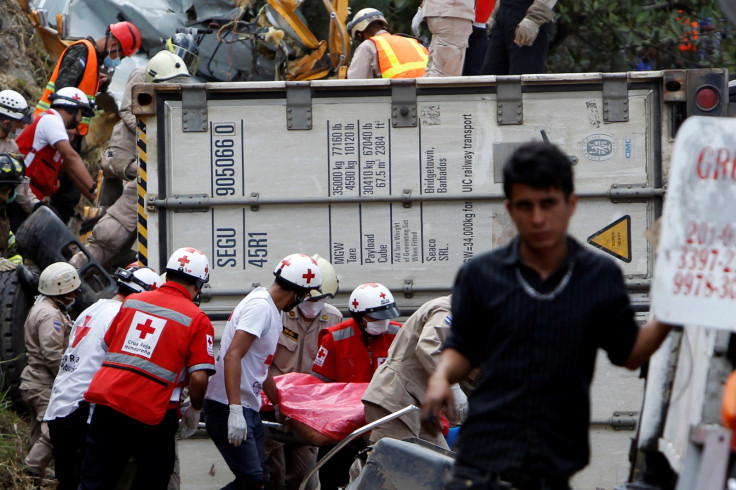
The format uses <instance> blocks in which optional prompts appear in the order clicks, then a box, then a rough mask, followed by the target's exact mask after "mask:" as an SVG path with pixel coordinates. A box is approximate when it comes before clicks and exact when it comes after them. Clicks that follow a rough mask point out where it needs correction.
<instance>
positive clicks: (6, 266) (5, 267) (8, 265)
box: [0, 257, 16, 272]
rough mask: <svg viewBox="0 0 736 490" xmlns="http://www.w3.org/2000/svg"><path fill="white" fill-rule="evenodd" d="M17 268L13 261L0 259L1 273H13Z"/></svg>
mask: <svg viewBox="0 0 736 490" xmlns="http://www.w3.org/2000/svg"><path fill="white" fill-rule="evenodd" d="M15 267H16V264H15V263H14V262H13V261H11V260H8V259H6V258H5V257H0V272H6V271H12V270H15Z"/></svg>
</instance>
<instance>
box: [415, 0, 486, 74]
mask: <svg viewBox="0 0 736 490" xmlns="http://www.w3.org/2000/svg"><path fill="white" fill-rule="evenodd" d="M422 20H425V21H427V27H428V28H429V31H430V32H431V33H432V41H430V43H429V61H428V62H427V71H426V73H425V74H424V76H425V77H458V76H460V75H462V72H463V64H464V62H465V50H466V49H467V47H468V38H469V37H470V34H471V33H472V32H473V21H474V20H475V1H474V0H450V1H446V0H423V1H422V4H421V5H420V6H419V8H418V9H417V13H416V14H415V15H414V18H413V19H412V21H411V27H412V30H413V32H414V34H415V35H416V36H419V25H420V24H421V23H422Z"/></svg>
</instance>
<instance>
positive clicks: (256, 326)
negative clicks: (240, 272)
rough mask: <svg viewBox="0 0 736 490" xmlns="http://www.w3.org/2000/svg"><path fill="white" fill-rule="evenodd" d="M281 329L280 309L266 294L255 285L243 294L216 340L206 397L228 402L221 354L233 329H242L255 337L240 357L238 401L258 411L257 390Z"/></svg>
mask: <svg viewBox="0 0 736 490" xmlns="http://www.w3.org/2000/svg"><path fill="white" fill-rule="evenodd" d="M282 329H283V327H282V324H281V312H280V311H279V310H278V308H276V305H275V304H274V302H273V299H272V298H271V295H270V294H268V290H267V289H266V288H263V287H258V288H256V289H254V290H253V291H251V293H250V294H249V295H248V296H246V297H245V298H243V300H242V301H241V302H240V303H239V304H238V306H236V307H235V311H233V314H232V315H231V316H230V320H228V322H227V325H225V331H224V332H223V334H222V340H221V341H220V351H219V352H218V353H217V357H216V359H215V369H216V370H217V372H216V373H215V374H214V375H213V376H212V377H211V378H210V382H209V385H208V387H207V394H206V395H205V396H206V397H207V398H209V399H210V400H214V401H216V402H220V403H223V404H225V405H227V404H228V399H227V393H226V392H225V366H224V357H225V353H227V349H228V348H229V347H230V343H231V342H232V340H233V336H234V335H235V331H236V330H243V331H244V332H247V333H249V334H252V335H255V336H256V337H257V338H256V340H254V341H253V344H251V346H250V349H248V352H247V353H246V354H245V356H243V359H242V360H241V361H240V366H241V367H240V401H241V404H242V405H243V406H244V407H248V408H250V409H251V410H255V411H259V410H260V409H261V391H262V389H263V382H264V381H265V380H266V376H267V375H268V368H269V366H270V365H271V362H272V361H273V354H274V352H276V346H277V344H278V340H279V335H281V330H282Z"/></svg>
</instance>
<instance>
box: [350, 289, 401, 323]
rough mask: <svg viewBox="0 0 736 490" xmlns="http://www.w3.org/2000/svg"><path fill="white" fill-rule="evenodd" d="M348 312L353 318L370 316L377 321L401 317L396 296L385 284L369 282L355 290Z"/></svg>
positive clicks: (351, 295)
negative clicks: (395, 300)
mask: <svg viewBox="0 0 736 490" xmlns="http://www.w3.org/2000/svg"><path fill="white" fill-rule="evenodd" d="M348 310H349V311H350V313H351V315H353V316H356V315H358V316H362V315H370V316H371V317H373V318H375V319H376V320H386V319H389V318H396V317H397V316H399V309H398V308H396V302H394V296H393V295H392V294H391V291H389V290H388V288H387V287H386V286H384V285H383V284H378V283H377V282H367V283H365V284H361V285H360V286H358V287H357V288H355V289H353V292H352V293H351V294H350V301H349V302H348Z"/></svg>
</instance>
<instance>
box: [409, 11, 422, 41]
mask: <svg viewBox="0 0 736 490" xmlns="http://www.w3.org/2000/svg"><path fill="white" fill-rule="evenodd" d="M423 20H424V10H422V7H419V8H418V9H417V13H416V14H414V18H412V19H411V32H413V33H414V35H415V36H416V37H419V34H420V32H419V26H421V25H422V21H423Z"/></svg>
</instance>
